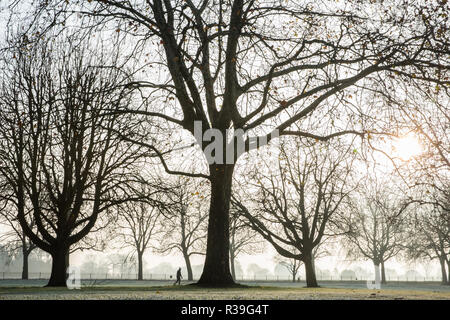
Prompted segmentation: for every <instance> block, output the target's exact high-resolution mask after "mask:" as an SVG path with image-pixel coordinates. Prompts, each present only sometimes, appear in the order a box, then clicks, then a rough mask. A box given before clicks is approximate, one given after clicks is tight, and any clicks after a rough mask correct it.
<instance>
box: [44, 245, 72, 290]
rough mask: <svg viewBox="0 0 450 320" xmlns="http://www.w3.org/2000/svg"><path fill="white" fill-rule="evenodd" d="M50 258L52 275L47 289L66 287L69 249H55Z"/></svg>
mask: <svg viewBox="0 0 450 320" xmlns="http://www.w3.org/2000/svg"><path fill="white" fill-rule="evenodd" d="M51 256H52V273H51V275H50V280H49V281H48V284H47V287H67V283H66V281H67V268H68V267H69V248H63V247H60V248H57V249H56V250H55V251H54V252H53V253H51Z"/></svg>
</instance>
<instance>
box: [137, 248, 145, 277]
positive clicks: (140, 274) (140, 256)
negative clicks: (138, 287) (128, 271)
mask: <svg viewBox="0 0 450 320" xmlns="http://www.w3.org/2000/svg"><path fill="white" fill-rule="evenodd" d="M142 255H143V253H142V252H138V253H137V256H138V280H144V273H143V269H144V266H143V261H142Z"/></svg>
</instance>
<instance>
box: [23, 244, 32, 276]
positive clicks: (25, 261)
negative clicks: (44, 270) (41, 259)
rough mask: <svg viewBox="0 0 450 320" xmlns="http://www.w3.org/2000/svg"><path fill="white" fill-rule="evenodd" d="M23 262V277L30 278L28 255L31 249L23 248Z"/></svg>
mask: <svg viewBox="0 0 450 320" xmlns="http://www.w3.org/2000/svg"><path fill="white" fill-rule="evenodd" d="M22 255H23V264H22V279H23V280H28V256H29V255H30V251H29V250H28V249H24V250H22Z"/></svg>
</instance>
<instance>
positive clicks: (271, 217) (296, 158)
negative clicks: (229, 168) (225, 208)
mask: <svg viewBox="0 0 450 320" xmlns="http://www.w3.org/2000/svg"><path fill="white" fill-rule="evenodd" d="M352 150H353V147H352V146H351V145H346V144H343V145H341V146H340V147H337V148H336V147H331V146H330V144H329V143H328V142H318V143H312V144H311V143H309V144H308V143H306V144H305V143H304V142H302V141H301V140H296V141H294V142H293V143H292V141H291V143H289V141H284V142H283V143H282V144H281V146H280V153H279V157H278V161H277V163H270V162H268V163H266V165H265V169H266V170H265V171H266V172H264V171H263V170H260V171H259V172H258V171H256V172H255V174H254V177H253V178H252V181H251V182H249V183H248V186H247V187H246V189H250V190H252V189H253V190H254V191H253V193H248V194H246V195H245V198H246V199H253V200H250V201H249V200H247V201H245V202H244V201H238V200H237V198H235V197H233V200H232V202H233V205H234V206H236V207H237V208H239V210H240V212H241V214H242V215H243V216H245V218H246V219H247V220H248V221H249V222H250V224H251V226H252V228H254V229H255V230H256V231H258V232H259V233H260V234H261V236H262V237H263V238H264V239H265V240H267V241H268V242H269V243H270V244H271V245H272V246H273V247H274V248H275V250H276V251H277V252H278V253H279V254H280V255H281V256H283V257H286V258H290V259H297V260H300V261H302V262H303V263H304V265H305V273H306V284H307V286H308V287H317V286H318V284H317V280H316V275H315V268H314V249H316V248H317V247H318V246H319V245H320V244H321V242H323V241H324V240H325V238H327V237H329V236H331V235H333V234H334V233H335V232H338V231H337V229H336V228H334V227H335V226H336V225H337V222H338V221H339V220H340V219H341V217H340V216H341V214H340V210H342V204H343V201H344V200H345V199H346V198H347V196H348V194H349V192H351V190H353V188H354V187H352V186H351V184H350V182H349V180H350V179H349V176H350V172H351V164H352V162H353V160H354V158H355V156H356V155H355V153H353V152H352ZM271 168H276V169H275V170H271ZM249 186H251V187H249ZM241 192H242V191H241Z"/></svg>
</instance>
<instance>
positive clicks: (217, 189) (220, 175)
mask: <svg viewBox="0 0 450 320" xmlns="http://www.w3.org/2000/svg"><path fill="white" fill-rule="evenodd" d="M209 170H210V176H211V203H210V209H209V220H208V241H207V247H206V258H205V266H204V268H203V273H202V276H201V277H200V280H199V281H198V284H199V285H202V286H216V287H227V286H233V285H234V281H233V277H232V276H231V272H230V260H229V255H230V252H229V246H230V243H229V241H230V229H229V227H230V220H229V218H230V217H229V209H230V199H231V185H232V177H233V170H234V165H225V164H223V165H211V166H210V169H209Z"/></svg>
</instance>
